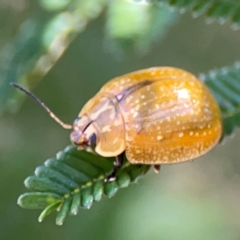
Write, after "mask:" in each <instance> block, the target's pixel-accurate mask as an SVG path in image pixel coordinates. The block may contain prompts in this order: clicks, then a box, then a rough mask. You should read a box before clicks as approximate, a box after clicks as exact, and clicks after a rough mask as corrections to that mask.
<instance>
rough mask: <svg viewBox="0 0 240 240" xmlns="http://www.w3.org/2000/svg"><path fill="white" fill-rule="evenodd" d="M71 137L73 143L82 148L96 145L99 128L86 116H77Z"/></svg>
mask: <svg viewBox="0 0 240 240" xmlns="http://www.w3.org/2000/svg"><path fill="white" fill-rule="evenodd" d="M70 138H71V141H72V143H73V144H75V145H76V146H79V148H80V149H86V148H88V147H94V146H96V142H97V129H96V128H95V126H94V124H93V121H91V120H89V119H88V118H87V117H86V116H83V117H78V118H76V120H75V121H74V123H73V131H72V133H71V135H70Z"/></svg>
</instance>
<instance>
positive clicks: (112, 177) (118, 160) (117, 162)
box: [105, 152, 124, 182]
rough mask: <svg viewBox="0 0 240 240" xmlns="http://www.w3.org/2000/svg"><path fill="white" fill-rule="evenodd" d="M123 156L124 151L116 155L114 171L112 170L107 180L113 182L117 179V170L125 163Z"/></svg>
mask: <svg viewBox="0 0 240 240" xmlns="http://www.w3.org/2000/svg"><path fill="white" fill-rule="evenodd" d="M123 158H124V152H123V153H121V154H120V155H118V156H116V160H115V162H114V163H113V165H114V168H113V171H112V172H111V174H110V175H109V176H107V177H106V179H105V182H112V181H114V180H116V175H117V172H118V170H119V169H120V168H121V167H122V165H123Z"/></svg>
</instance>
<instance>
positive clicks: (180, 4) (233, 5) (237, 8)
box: [157, 0, 240, 29]
mask: <svg viewBox="0 0 240 240" xmlns="http://www.w3.org/2000/svg"><path fill="white" fill-rule="evenodd" d="M157 2H159V3H167V4H169V5H170V6H172V7H175V8H177V9H179V10H180V11H181V12H184V11H185V10H186V9H190V10H191V12H192V13H193V16H199V15H201V14H204V15H205V16H206V17H207V18H208V19H209V20H219V21H220V22H221V23H223V22H224V21H226V20H227V19H230V21H231V22H232V23H233V27H234V28H237V29H238V28H239V24H240V2H239V1H238V0H233V1H226V0H157Z"/></svg>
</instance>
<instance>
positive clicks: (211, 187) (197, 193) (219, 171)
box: [0, 0, 240, 240]
mask: <svg viewBox="0 0 240 240" xmlns="http://www.w3.org/2000/svg"><path fill="white" fill-rule="evenodd" d="M1 1H2V0H0V8H1V15H0V26H1V27H2V29H4V30H2V31H1V29H0V37H1V39H4V37H5V35H6V36H8V37H9V36H10V35H11V34H10V35H9V31H10V30H9V31H6V29H5V28H4V22H5V21H6V16H8V14H10V13H9V9H10V7H9V6H7V7H6V3H5V4H4V1H3V2H2V3H1ZM9 4H10V2H9ZM31 5H32V6H31V8H30V10H28V12H27V13H26V15H31V9H33V8H34V9H35V10H34V11H36V9H37V11H38V8H39V14H41V11H40V7H39V5H38V4H37V3H31ZM13 6H14V2H13V3H12V8H13ZM12 11H19V13H21V11H22V10H21V9H20V10H19V9H18V10H14V8H13V10H12ZM8 22H9V21H8ZM104 23H105V15H102V17H100V18H98V19H96V20H95V21H93V22H92V23H90V24H89V25H88V27H87V28H86V30H85V31H84V32H83V33H81V34H80V35H79V36H78V37H77V39H76V40H75V41H74V42H73V43H72V44H71V45H70V47H69V48H68V49H67V51H66V52H65V54H64V55H63V56H62V58H61V59H60V60H59V61H58V62H57V64H56V65H55V66H54V67H53V69H52V70H51V71H50V72H49V73H48V74H47V75H46V76H45V77H44V78H43V80H42V81H41V82H40V83H39V84H38V86H37V87H36V88H35V89H34V92H35V93H36V94H37V95H38V96H39V97H40V98H41V99H42V100H43V101H44V102H45V103H46V104H47V105H48V106H49V107H50V108H52V109H53V110H54V112H55V113H57V115H59V116H60V117H61V118H62V119H64V120H65V121H66V122H69V123H71V122H72V121H73V120H74V118H76V116H77V115H78V112H79V111H80V110H81V108H82V106H83V105H84V103H85V102H86V101H87V100H88V99H89V98H91V97H92V96H93V95H94V94H95V93H96V92H97V91H98V90H99V88H100V87H101V86H102V85H103V84H104V83H106V82H107V81H108V80H109V79H111V78H113V77H115V76H119V75H121V74H124V73H127V72H129V71H133V70H138V69H143V68H147V67H152V66H166V65H168V66H176V67H180V68H183V69H186V70H188V71H190V72H192V73H194V74H196V75H198V74H199V73H202V72H205V73H207V72H208V71H209V70H210V69H213V68H219V67H221V66H225V65H231V64H232V63H233V62H234V61H236V60H237V59H238V57H239V53H240V51H239V49H240V48H239V37H240V33H239V31H233V30H232V29H231V28H230V25H229V24H228V23H226V24H225V25H220V24H219V23H213V24H211V25H208V24H206V22H205V20H204V18H203V17H200V18H197V19H193V18H192V16H191V15H190V13H186V14H184V15H182V16H181V17H180V18H179V21H178V22H177V23H175V24H174V25H173V26H172V27H171V28H170V29H169V30H168V32H167V34H166V36H165V37H164V38H163V39H162V41H159V42H156V43H155V44H153V45H152V47H151V49H150V50H149V52H148V53H147V54H145V55H141V54H138V53H136V51H128V52H127V53H126V54H125V55H124V56H122V57H120V58H119V57H117V56H116V55H115V54H114V52H111V51H110V50H109V48H108V43H107V42H106V41H105V37H104V28H103V26H104ZM16 28H18V25H17V24H16V19H15V20H13V24H12V29H13V30H12V31H13V32H14V29H16ZM4 34H5V35H4ZM239 141H240V134H239V132H238V131H237V132H236V136H235V137H234V139H228V141H227V143H226V144H225V145H224V146H222V145H219V146H217V147H216V148H214V149H213V150H212V151H211V152H210V153H209V154H207V155H205V156H204V157H202V158H200V159H198V160H196V161H193V162H190V163H184V164H179V165H173V166H163V167H162V169H161V173H160V174H158V175H156V174H154V172H153V171H150V172H149V173H148V174H147V176H146V177H145V178H144V179H141V180H140V181H139V183H138V184H135V185H131V186H130V187H129V188H127V189H124V190H121V191H119V193H117V195H116V196H115V197H114V198H112V199H104V200H102V201H101V202H100V203H96V204H94V206H93V207H92V209H91V210H89V211H88V210H81V211H80V213H79V214H78V215H77V216H75V217H68V218H67V220H66V222H65V223H64V225H63V226H62V227H58V226H56V225H55V219H54V217H55V216H54V214H52V215H51V216H49V217H48V218H47V219H46V220H44V222H43V223H41V224H40V223H38V222H37V217H38V214H39V213H40V212H39V211H36V210H34V211H33V210H24V209H21V208H20V207H19V206H18V205H17V198H18V196H19V195H20V194H22V193H23V192H25V191H26V189H25V187H24V185H23V181H24V179H25V178H26V177H27V176H29V175H31V174H32V173H33V171H34V169H35V168H36V167H37V166H38V165H41V164H42V163H43V161H44V160H45V159H47V158H49V157H52V156H54V155H55V153H56V152H57V151H59V150H61V149H63V148H64V147H65V146H67V145H69V144H70V140H69V132H68V131H67V130H63V129H62V128H60V127H59V126H58V125H57V124H56V123H55V122H54V121H53V120H52V119H51V118H49V116H48V115H47V114H46V113H45V112H44V111H43V110H42V109H41V108H40V107H39V106H37V105H36V104H35V103H34V102H33V101H32V100H31V99H29V98H28V99H26V101H25V102H24V104H23V105H22V107H21V109H20V111H19V112H18V113H16V114H10V113H5V114H4V115H2V116H1V118H0V239H1V240H5V239H8V240H19V239H21V240H25V239H26V240H28V239H34V240H43V239H62V240H65V239H66V240H77V239H84V240H85V239H87V240H91V239H92V240H95V239H98V240H101V239H104V240H105V239H109V240H111V239H114V240H120V239H121V240H122V239H124V240H145V239H151V240H159V239H161V240H165V239H166V240H175V239H177V240H180V239H193V240H198V239H199V240H202V239H211V240H215V239H216V240H226V239H240V206H239V199H240V157H239V155H240V149H239Z"/></svg>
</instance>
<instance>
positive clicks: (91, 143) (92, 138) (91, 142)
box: [88, 133, 97, 146]
mask: <svg viewBox="0 0 240 240" xmlns="http://www.w3.org/2000/svg"><path fill="white" fill-rule="evenodd" d="M96 142H97V135H96V134H95V133H93V134H92V135H91V136H90V137H89V140H88V145H89V146H95V145H96Z"/></svg>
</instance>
